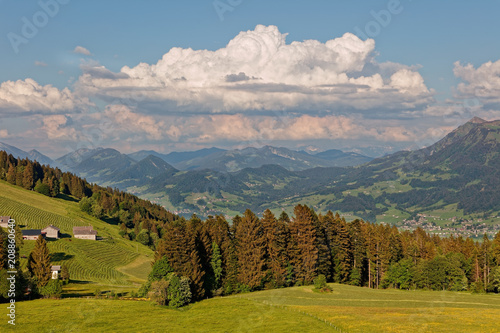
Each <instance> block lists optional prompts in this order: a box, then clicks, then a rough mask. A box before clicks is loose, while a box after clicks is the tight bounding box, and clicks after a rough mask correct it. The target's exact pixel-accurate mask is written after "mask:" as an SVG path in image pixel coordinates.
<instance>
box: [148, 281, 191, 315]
mask: <svg viewBox="0 0 500 333" xmlns="http://www.w3.org/2000/svg"><path fill="white" fill-rule="evenodd" d="M148 296H149V297H150V298H151V299H152V300H153V301H155V302H156V303H157V304H158V305H168V306H171V307H174V308H179V307H181V306H184V305H186V304H188V303H189V302H191V297H192V294H191V288H190V287H189V279H188V278H186V277H184V276H182V277H179V276H178V275H177V274H175V273H170V274H168V275H167V278H166V279H162V280H159V281H154V282H152V283H151V287H150V292H149V294H148Z"/></svg>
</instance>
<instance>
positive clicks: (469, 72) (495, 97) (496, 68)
mask: <svg viewBox="0 0 500 333" xmlns="http://www.w3.org/2000/svg"><path fill="white" fill-rule="evenodd" d="M453 73H454V74H455V76H456V77H458V78H460V79H461V80H462V81H463V82H461V83H459V84H458V86H457V88H456V93H457V97H459V98H468V99H478V100H479V101H480V102H481V103H482V104H485V105H490V104H495V105H497V106H498V105H499V104H500V60H497V61H496V62H491V61H489V62H486V63H484V64H482V65H481V66H479V67H478V68H474V66H473V65H472V64H466V65H462V64H461V63H459V62H455V67H454V69H453Z"/></svg>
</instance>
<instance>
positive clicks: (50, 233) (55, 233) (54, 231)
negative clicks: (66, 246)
mask: <svg viewBox="0 0 500 333" xmlns="http://www.w3.org/2000/svg"><path fill="white" fill-rule="evenodd" d="M60 231H61V229H59V228H58V227H54V226H53V225H52V224H51V225H49V226H48V227H46V228H45V229H42V232H45V237H47V238H55V239H59V232H60Z"/></svg>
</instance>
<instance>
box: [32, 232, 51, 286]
mask: <svg viewBox="0 0 500 333" xmlns="http://www.w3.org/2000/svg"><path fill="white" fill-rule="evenodd" d="M28 269H29V271H30V272H31V274H32V275H33V276H34V277H35V278H36V285H37V287H39V288H40V287H44V286H45V285H46V284H47V283H48V282H49V281H50V279H51V274H50V273H51V270H50V254H49V249H48V247H47V243H46V242H45V239H44V238H43V236H42V235H40V236H38V239H37V240H36V243H35V248H34V249H33V251H31V253H30V255H29V258H28Z"/></svg>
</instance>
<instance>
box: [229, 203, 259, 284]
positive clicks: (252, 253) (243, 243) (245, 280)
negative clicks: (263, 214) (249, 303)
mask: <svg viewBox="0 0 500 333" xmlns="http://www.w3.org/2000/svg"><path fill="white" fill-rule="evenodd" d="M235 237H236V240H237V256H238V266H239V274H238V282H239V283H240V284H242V285H244V286H246V287H248V288H249V289H250V290H254V289H257V288H259V287H260V286H261V285H262V282H263V280H264V277H265V274H266V272H265V254H266V247H265V237H264V230H263V227H262V223H261V221H260V219H259V218H258V217H257V216H255V214H254V213H253V212H252V211H251V210H249V209H247V210H246V211H245V214H244V215H243V218H241V221H239V222H238V224H237V226H236V234H235Z"/></svg>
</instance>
